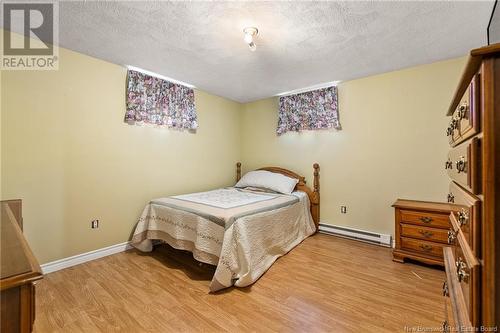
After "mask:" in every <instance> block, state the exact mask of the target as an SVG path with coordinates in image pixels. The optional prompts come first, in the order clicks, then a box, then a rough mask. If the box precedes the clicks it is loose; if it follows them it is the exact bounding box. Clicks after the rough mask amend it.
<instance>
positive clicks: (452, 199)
mask: <svg viewBox="0 0 500 333" xmlns="http://www.w3.org/2000/svg"><path fill="white" fill-rule="evenodd" d="M447 199H448V202H451V203H453V202H455V196H454V195H453V193H448V198H447Z"/></svg>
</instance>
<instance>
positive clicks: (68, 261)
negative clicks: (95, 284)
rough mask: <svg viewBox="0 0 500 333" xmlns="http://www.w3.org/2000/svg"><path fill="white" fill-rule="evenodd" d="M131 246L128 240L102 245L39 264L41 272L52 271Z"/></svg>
mask: <svg viewBox="0 0 500 333" xmlns="http://www.w3.org/2000/svg"><path fill="white" fill-rule="evenodd" d="M131 248H132V245H130V242H124V243H120V244H115V245H111V246H108V247H104V248H102V249H97V250H94V251H90V252H86V253H82V254H77V255H76V256H72V257H68V258H64V259H59V260H56V261H52V262H48V263H46V264H43V265H41V267H42V272H43V274H48V273H52V272H55V271H58V270H61V269H64V268H68V267H71V266H75V265H79V264H83V263H84V262H87V261H91V260H95V259H99V258H102V257H106V256H109V255H112V254H116V253H120V252H123V251H126V250H129V249H131Z"/></svg>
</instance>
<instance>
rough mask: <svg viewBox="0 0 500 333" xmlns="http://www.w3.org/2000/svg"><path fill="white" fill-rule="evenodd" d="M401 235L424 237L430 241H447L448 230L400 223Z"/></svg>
mask: <svg viewBox="0 0 500 333" xmlns="http://www.w3.org/2000/svg"><path fill="white" fill-rule="evenodd" d="M401 235H402V236H403V237H411V238H418V239H424V240H428V241H432V242H440V243H446V244H447V243H448V231H447V230H446V229H437V228H429V227H423V226H418V225H412V224H401Z"/></svg>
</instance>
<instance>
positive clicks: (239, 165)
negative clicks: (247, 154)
mask: <svg viewBox="0 0 500 333" xmlns="http://www.w3.org/2000/svg"><path fill="white" fill-rule="evenodd" d="M240 179H241V162H238V163H236V181H237V182H238V181H239V180H240Z"/></svg>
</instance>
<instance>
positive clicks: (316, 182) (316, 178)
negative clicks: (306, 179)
mask: <svg viewBox="0 0 500 333" xmlns="http://www.w3.org/2000/svg"><path fill="white" fill-rule="evenodd" d="M313 168H314V183H313V185H314V192H317V193H319V164H318V163H314V164H313Z"/></svg>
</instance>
